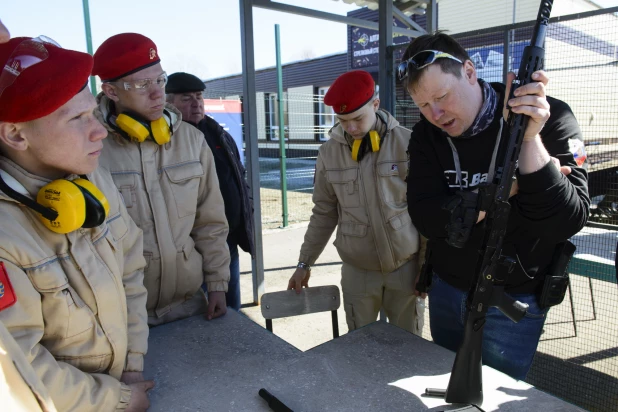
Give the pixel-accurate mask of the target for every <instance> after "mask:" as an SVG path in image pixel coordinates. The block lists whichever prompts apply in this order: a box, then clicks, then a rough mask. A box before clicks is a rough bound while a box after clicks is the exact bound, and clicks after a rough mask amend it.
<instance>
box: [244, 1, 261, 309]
mask: <svg viewBox="0 0 618 412" xmlns="http://www.w3.org/2000/svg"><path fill="white" fill-rule="evenodd" d="M239 2H240V45H241V50H242V84H243V87H242V90H243V114H244V126H245V148H246V151H247V171H248V175H249V176H248V177H249V183H250V184H251V194H252V196H253V215H254V221H255V222H254V224H255V234H254V241H255V259H254V260H253V261H252V262H251V265H252V272H253V303H255V304H258V305H259V304H260V299H261V298H262V295H263V294H264V255H263V251H262V208H261V204H260V154H259V149H258V140H257V139H258V133H257V107H256V104H255V95H256V92H255V55H254V47H253V2H252V0H239Z"/></svg>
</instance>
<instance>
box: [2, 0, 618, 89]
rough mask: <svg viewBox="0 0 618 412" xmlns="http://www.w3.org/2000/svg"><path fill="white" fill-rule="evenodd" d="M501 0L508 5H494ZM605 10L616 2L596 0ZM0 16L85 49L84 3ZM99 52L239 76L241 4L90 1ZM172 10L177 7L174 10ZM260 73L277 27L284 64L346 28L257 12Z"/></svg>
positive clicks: (23, 30)
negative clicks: (132, 49)
mask: <svg viewBox="0 0 618 412" xmlns="http://www.w3.org/2000/svg"><path fill="white" fill-rule="evenodd" d="M277 1H278V2H280V3H288V4H293V5H296V6H301V7H310V8H313V9H316V10H322V11H329V12H331V13H335V14H341V15H345V14H346V13H347V12H349V11H351V10H355V9H357V8H358V7H357V6H355V5H353V4H352V5H349V4H346V3H344V2H343V1H333V0H277ZM495 1H503V0H495ZM595 2H596V3H597V4H599V5H601V6H603V7H613V6H618V0H595ZM7 3H8V4H9V5H10V6H9V7H6V6H5V7H3V8H2V9H1V10H0V18H1V19H2V21H3V23H4V24H5V25H6V26H7V27H8V28H9V30H10V32H11V36H13V37H15V36H32V37H35V36H38V35H46V36H48V37H51V38H52V39H54V40H55V41H57V42H58V43H60V45H61V46H63V47H65V48H69V49H74V50H80V51H84V52H85V51H87V49H86V36H85V30H84V15H83V5H82V4H83V1H82V0H25V1H21V2H16V1H14V2H8V1H7V2H5V4H7ZM89 6H90V23H91V28H92V44H93V47H94V50H95V51H96V49H97V47H98V46H99V45H100V44H101V43H102V42H103V41H105V40H106V39H107V38H108V37H110V36H113V35H114V34H118V33H123V32H137V33H141V34H143V35H145V36H148V37H150V38H151V39H152V40H153V41H154V42H155V43H156V44H157V48H158V50H159V55H160V56H161V59H162V66H163V68H164V70H166V71H167V73H168V74H171V73H173V72H176V71H187V72H191V73H193V74H195V75H196V76H198V77H200V78H202V79H211V78H216V77H222V76H228V75H232V74H238V73H240V72H241V70H242V66H241V49H240V22H239V20H240V19H239V11H238V7H239V1H238V0H172V1H170V0H166V1H163V0H89ZM172 6H173V7H172ZM253 19H254V44H255V67H256V68H257V69H260V68H264V67H272V66H274V65H275V63H276V61H275V34H274V33H275V29H274V25H275V24H279V25H280V32H281V60H282V62H283V63H284V64H285V63H289V62H291V61H298V60H302V59H305V58H311V57H318V56H324V55H328V54H333V53H339V52H345V51H346V48H347V31H346V26H345V25H344V24H341V23H333V22H327V21H322V20H318V19H313V18H309V17H302V16H296V15H292V14H287V13H279V12H275V11H270V10H264V9H259V8H254V9H253Z"/></svg>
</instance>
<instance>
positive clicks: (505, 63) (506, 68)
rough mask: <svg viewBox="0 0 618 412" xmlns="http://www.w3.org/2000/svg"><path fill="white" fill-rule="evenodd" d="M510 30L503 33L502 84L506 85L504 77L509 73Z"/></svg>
mask: <svg viewBox="0 0 618 412" xmlns="http://www.w3.org/2000/svg"><path fill="white" fill-rule="evenodd" d="M509 33H510V30H505V31H504V39H503V40H504V41H503V43H504V46H502V48H503V51H504V54H503V60H502V83H504V84H506V76H507V74H508V73H509V66H510V64H509V63H510V59H511V53H510V50H509V48H510V45H509V37H510V35H509Z"/></svg>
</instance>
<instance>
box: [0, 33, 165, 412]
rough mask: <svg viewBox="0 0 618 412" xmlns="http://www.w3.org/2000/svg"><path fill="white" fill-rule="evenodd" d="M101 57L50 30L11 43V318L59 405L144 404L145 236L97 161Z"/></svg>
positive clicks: (2, 273) (1, 257) (1, 98)
mask: <svg viewBox="0 0 618 412" xmlns="http://www.w3.org/2000/svg"><path fill="white" fill-rule="evenodd" d="M92 64H93V60H92V57H91V56H90V55H88V54H85V53H79V52H75V51H72V50H65V49H62V48H60V47H59V46H58V45H57V44H55V43H53V41H51V40H50V39H47V38H43V37H41V38H36V39H32V38H28V37H22V38H14V39H11V40H10V41H9V42H8V43H6V44H1V45H0V67H4V69H3V71H2V72H1V73H0V190H1V191H0V221H1V222H2V226H1V227H0V245H2V246H1V247H0V322H1V323H2V324H3V325H4V326H6V329H7V330H8V331H10V333H11V335H12V336H13V337H14V339H15V341H16V343H17V345H18V346H19V347H20V348H21V350H22V351H23V353H24V354H25V356H26V358H27V360H28V361H29V363H30V365H31V367H32V368H33V370H34V371H35V373H36V375H37V377H38V378H39V379H40V380H41V381H42V383H43V385H44V386H45V388H46V390H47V392H48V393H49V394H50V395H51V399H52V400H53V402H54V404H55V406H56V407H57V408H58V410H79V411H101V410H114V409H117V410H125V409H126V410H127V411H144V410H146V408H147V407H148V398H147V395H146V391H147V390H148V389H150V388H151V387H152V386H153V382H151V381H144V378H143V376H142V369H143V356H144V354H145V353H146V349H147V339H148V326H147V322H146V311H145V303H146V289H145V288H144V286H143V268H144V266H145V261H144V258H143V254H142V233H141V231H140V230H139V229H138V228H137V227H136V226H135V224H134V223H133V221H132V220H131V218H130V216H129V214H128V213H127V211H126V208H125V207H124V205H123V202H122V200H121V198H120V195H119V194H118V191H117V190H116V188H115V186H114V184H113V181H112V179H111V177H110V176H109V174H108V173H106V172H104V171H102V170H101V169H97V166H98V163H99V156H100V154H101V149H102V148H103V143H102V140H103V139H104V138H105V136H106V133H105V129H104V128H103V127H102V126H101V124H100V123H99V122H98V121H97V119H96V118H95V117H94V114H93V110H94V108H95V107H96V103H95V101H94V98H93V96H92V94H90V92H89V91H88V89H87V88H86V84H87V82H88V78H89V75H90V71H91V69H92ZM32 390H33V391H35V392H38V390H37V388H36V387H32ZM40 399H41V400H42V401H41V405H45V403H44V402H43V399H44V398H40ZM9 408H10V407H9Z"/></svg>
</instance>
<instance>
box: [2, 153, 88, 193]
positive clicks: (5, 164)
mask: <svg viewBox="0 0 618 412" xmlns="http://www.w3.org/2000/svg"><path fill="white" fill-rule="evenodd" d="M0 169H2V171H3V172H4V173H3V177H4V181H5V182H6V183H7V184H8V185H9V186H11V188H12V189H13V190H15V191H17V192H21V193H22V194H23V195H25V196H29V197H31V198H32V199H36V196H37V194H38V193H39V190H41V188H42V187H43V186H45V185H46V184H48V183H50V182H51V180H49V179H46V178H44V177H41V176H36V175H33V174H31V173H29V172H27V171H26V170H24V169H23V168H22V167H20V166H19V165H17V163H15V162H13V161H12V160H10V159H9V158H6V157H4V156H0ZM6 174H8V175H9V177H8V178H7V177H6ZM77 177H78V176H77V175H69V176H67V177H66V179H69V180H73V179H75V178H77ZM13 179H14V181H13ZM20 186H21V187H20ZM0 199H1V200H6V201H9V202H15V203H18V202H17V201H16V200H14V199H13V198H11V197H9V196H7V195H6V194H5V193H3V192H2V191H0Z"/></svg>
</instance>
